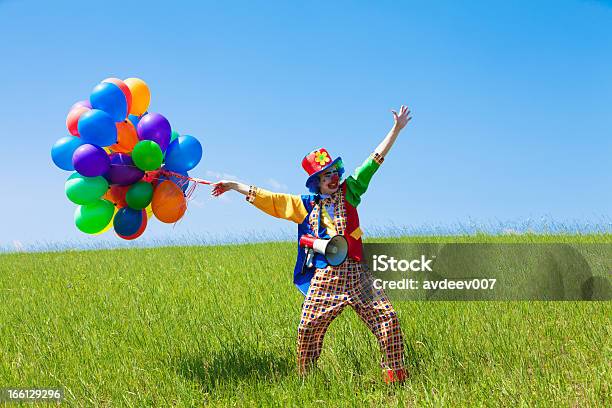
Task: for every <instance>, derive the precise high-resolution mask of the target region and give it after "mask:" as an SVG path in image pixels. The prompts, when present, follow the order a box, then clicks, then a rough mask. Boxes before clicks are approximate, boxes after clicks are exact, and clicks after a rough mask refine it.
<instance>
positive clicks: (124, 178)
mask: <svg viewBox="0 0 612 408" xmlns="http://www.w3.org/2000/svg"><path fill="white" fill-rule="evenodd" d="M104 177H105V178H106V179H107V180H108V182H109V183H110V184H118V185H120V186H129V185H130V184H134V183H135V182H137V181H138V180H140V179H141V178H143V177H144V171H142V170H140V169H139V168H138V167H136V165H135V164H134V162H133V161H132V157H131V156H130V155H129V154H125V153H113V154H111V156H110V169H109V170H108V173H106V174H105V175H104Z"/></svg>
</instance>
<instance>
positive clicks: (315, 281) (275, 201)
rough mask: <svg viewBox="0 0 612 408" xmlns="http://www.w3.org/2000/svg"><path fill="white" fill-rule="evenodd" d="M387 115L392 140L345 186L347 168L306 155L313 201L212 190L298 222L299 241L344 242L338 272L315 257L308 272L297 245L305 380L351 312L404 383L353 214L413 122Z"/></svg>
mask: <svg viewBox="0 0 612 408" xmlns="http://www.w3.org/2000/svg"><path fill="white" fill-rule="evenodd" d="M392 113H393V118H394V124H393V127H392V128H391V130H390V131H389V133H388V134H387V135H386V137H385V138H384V139H383V141H382V142H381V143H380V144H379V145H378V147H377V148H376V149H375V150H374V152H373V153H372V154H371V155H370V157H368V159H366V161H365V162H364V163H363V164H362V165H361V166H360V167H358V168H357V169H356V170H355V172H354V173H353V175H351V176H349V177H347V178H346V179H345V180H343V181H341V180H342V176H343V174H344V166H343V164H342V159H341V158H340V157H338V158H336V159H333V158H332V156H331V155H330V154H329V152H328V151H327V150H325V149H324V148H319V149H317V150H314V151H313V152H311V153H310V154H308V155H306V157H304V159H303V160H302V167H303V168H304V170H306V172H307V173H308V179H307V180H306V187H307V188H308V189H309V190H310V193H311V194H305V195H302V196H299V195H291V194H281V193H273V192H270V191H267V190H264V189H262V188H260V187H255V186H252V185H251V186H248V185H246V184H242V183H239V182H236V181H227V180H222V181H219V182H217V183H215V184H214V185H213V190H212V195H213V196H215V197H216V196H219V195H221V194H223V193H224V192H226V191H228V190H236V191H238V192H239V193H241V194H244V195H245V196H246V200H247V201H248V202H249V203H251V204H253V205H254V206H255V207H257V208H259V209H260V210H262V211H264V212H265V213H267V214H269V215H272V216H274V217H278V218H283V219H287V220H290V221H293V222H295V223H297V224H298V242H299V241H300V238H301V237H302V236H304V235H306V234H308V235H312V236H314V237H316V238H321V239H329V238H331V237H333V236H335V235H342V236H344V238H345V239H346V240H347V243H348V257H347V259H346V261H345V262H344V263H343V264H342V265H340V266H331V265H328V264H327V262H326V260H325V258H324V257H323V256H321V255H316V256H315V259H314V262H313V264H312V265H311V267H308V265H305V262H304V257H305V256H306V255H305V253H304V250H303V249H302V248H300V246H299V244H298V256H297V261H296V265H295V269H294V279H293V280H294V283H295V285H296V286H297V288H298V289H299V290H300V291H301V292H302V294H303V295H304V296H305V299H304V303H303V304H302V314H301V320H300V324H299V326H298V348H297V353H298V369H299V372H300V374H302V375H304V374H306V373H307V372H308V371H309V370H310V369H311V368H312V367H313V366H315V365H316V362H317V360H318V358H319V355H320V354H321V348H322V346H323V338H324V336H325V333H326V331H327V328H328V327H329V325H330V323H331V322H332V321H333V320H334V318H336V317H337V316H338V315H339V314H340V313H341V312H342V311H343V310H344V308H345V307H346V306H351V307H353V309H354V310H355V312H357V314H358V315H359V317H361V319H362V320H363V321H364V322H365V324H366V325H367V326H368V328H369V329H370V330H371V331H372V333H374V335H375V336H376V338H377V339H378V343H379V345H380V348H381V350H382V353H383V358H382V361H381V366H382V368H383V376H384V379H385V382H387V383H394V382H402V381H404V380H405V379H406V377H407V372H406V370H405V368H404V361H403V357H404V344H403V339H402V332H401V329H400V323H399V319H398V318H397V314H396V312H395V310H394V309H393V306H392V305H391V302H390V301H389V299H388V298H387V296H386V295H385V294H384V292H383V291H382V290H376V289H374V288H373V286H372V277H371V274H370V272H369V271H368V270H367V265H366V264H365V263H364V262H363V261H364V260H363V246H362V242H361V237H362V235H363V232H362V230H361V228H360V226H359V216H358V214H357V206H358V205H359V203H360V202H361V197H362V195H363V194H364V193H365V192H366V190H367V188H368V185H369V183H370V180H371V179H372V176H373V175H374V173H375V172H376V171H377V170H378V168H379V167H380V165H381V164H382V162H383V160H384V159H385V156H386V155H387V153H388V152H389V150H390V149H391V147H392V146H393V143H394V142H395V139H396V138H397V136H398V135H399V133H400V132H401V130H402V129H403V128H404V127H405V126H406V124H407V123H408V122H409V121H410V119H411V117H410V116H409V115H410V111H409V110H408V108H407V107H405V106H402V107H401V108H400V110H399V113H398V112H395V111H392Z"/></svg>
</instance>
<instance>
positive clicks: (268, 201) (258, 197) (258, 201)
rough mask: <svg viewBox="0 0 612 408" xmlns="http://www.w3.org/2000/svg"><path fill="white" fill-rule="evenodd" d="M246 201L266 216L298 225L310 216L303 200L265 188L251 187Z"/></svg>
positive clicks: (296, 196)
mask: <svg viewBox="0 0 612 408" xmlns="http://www.w3.org/2000/svg"><path fill="white" fill-rule="evenodd" d="M246 200H247V201H248V202H249V203H251V204H253V205H254V206H255V207H257V208H259V209H260V210H261V211H263V212H265V213H266V214H269V215H271V216H273V217H276V218H283V219H285V220H289V221H293V222H295V223H298V224H299V223H301V222H302V221H304V219H305V218H306V216H307V215H308V211H306V207H304V203H303V202H302V198H301V197H300V196H298V195H292V194H282V193H273V192H271V191H268V190H264V189H263V188H259V187H255V186H249V193H248V194H247V196H246Z"/></svg>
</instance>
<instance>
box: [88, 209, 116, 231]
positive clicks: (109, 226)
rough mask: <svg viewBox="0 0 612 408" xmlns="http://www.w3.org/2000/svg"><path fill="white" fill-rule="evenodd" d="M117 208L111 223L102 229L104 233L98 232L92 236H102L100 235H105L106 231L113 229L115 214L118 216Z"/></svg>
mask: <svg viewBox="0 0 612 408" xmlns="http://www.w3.org/2000/svg"><path fill="white" fill-rule="evenodd" d="M117 211H118V210H117V207H115V212H114V213H113V216H112V217H111V220H110V222H109V223H108V225H107V226H106V227H104V228H103V229H102V231H100V232H96V233H95V234H91V235H100V234H104V233H105V232H106V231H108V230H109V229H111V227H112V226H113V220H114V219H115V214H117Z"/></svg>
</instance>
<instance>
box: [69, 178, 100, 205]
mask: <svg viewBox="0 0 612 408" xmlns="http://www.w3.org/2000/svg"><path fill="white" fill-rule="evenodd" d="M64 189H65V191H66V196H67V197H68V199H69V200H70V201H72V202H73V203H75V204H81V205H82V204H89V203H93V202H94V201H96V200H98V199H99V198H100V197H102V196H103V195H104V193H106V191H107V190H108V181H106V179H105V178H104V177H102V176H98V177H85V176H82V175H80V174H79V173H74V174H72V175H71V176H70V177H68V180H66V184H65V185H64Z"/></svg>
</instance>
